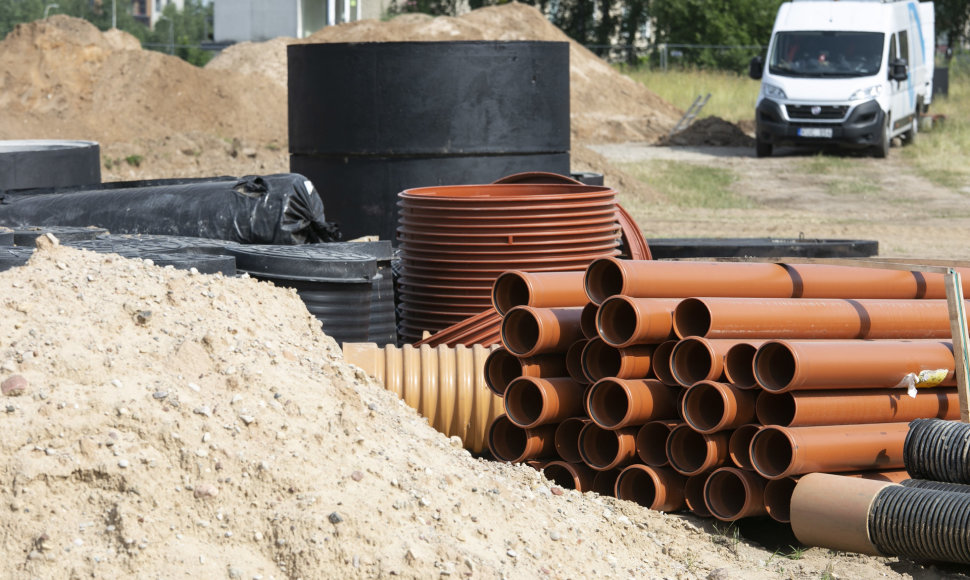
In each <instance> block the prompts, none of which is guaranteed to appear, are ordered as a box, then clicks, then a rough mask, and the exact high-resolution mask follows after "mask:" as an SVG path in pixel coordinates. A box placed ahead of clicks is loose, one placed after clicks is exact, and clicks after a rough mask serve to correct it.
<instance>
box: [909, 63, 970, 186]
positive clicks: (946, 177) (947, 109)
mask: <svg viewBox="0 0 970 580" xmlns="http://www.w3.org/2000/svg"><path fill="white" fill-rule="evenodd" d="M968 111H970V71H961V70H953V69H951V70H950V90H949V95H948V96H946V97H940V96H937V97H936V98H935V99H933V103H932V104H931V105H930V113H931V114H942V115H944V116H945V120H944V121H943V122H942V123H940V124H937V125H935V126H934V128H933V129H932V130H930V131H924V132H921V133H919V135H918V140H917V142H916V144H915V146H912V147H905V148H904V149H903V157H904V159H906V160H907V161H908V162H909V163H911V164H912V165H913V167H914V168H915V169H916V172H917V173H918V174H919V175H921V176H923V177H925V178H927V179H929V180H930V181H932V182H933V183H936V184H937V185H941V186H943V187H947V188H950V189H955V190H959V189H960V188H962V187H966V186H967V185H968V184H970V164H968V163H967V158H968V157H970V120H968V119H967V112H968Z"/></svg>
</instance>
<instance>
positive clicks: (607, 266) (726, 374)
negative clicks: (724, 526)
mask: <svg viewBox="0 0 970 580" xmlns="http://www.w3.org/2000/svg"><path fill="white" fill-rule="evenodd" d="M964 280H970V271H968V272H967V273H964ZM968 290H970V282H965V284H964V291H965V292H967V291H968ZM492 302H493V305H494V306H495V309H496V311H497V312H498V313H499V314H500V315H501V316H502V328H501V336H502V343H503V348H500V349H498V350H496V351H495V352H493V353H492V354H491V355H490V356H489V358H488V360H487V361H486V364H485V374H486V382H487V383H488V384H489V386H490V388H492V390H493V391H495V392H496V394H498V395H500V396H502V397H503V399H504V407H505V415H503V416H501V417H499V419H497V420H496V421H495V422H494V423H493V425H492V426H491V427H490V429H489V434H488V444H489V448H490V450H491V451H492V453H493V455H495V457H496V458H497V459H499V460H504V461H515V462H529V463H530V464H532V465H534V466H536V467H539V468H542V469H544V470H545V473H546V475H547V476H548V477H550V478H552V479H554V480H555V481H556V482H557V483H559V484H560V485H563V486H564V487H570V488H575V489H578V490H581V491H598V492H600V493H609V494H611V495H615V496H616V497H619V498H621V499H629V500H632V501H636V502H638V503H640V504H642V505H645V506H647V507H650V508H652V509H657V510H663V511H674V510H680V509H684V508H685V507H686V508H687V509H690V510H692V511H694V512H695V513H697V514H699V515H703V516H708V515H712V516H714V517H716V518H718V519H721V520H724V521H733V520H736V519H739V518H743V517H749V516H757V515H764V514H767V515H770V516H771V517H773V518H774V519H776V520H779V521H783V522H784V521H788V516H789V513H788V504H789V501H790V498H791V492H792V489H793V488H794V484H795V482H796V481H797V478H799V477H800V476H802V475H804V474H807V473H812V472H826V473H840V474H843V475H856V476H858V477H867V478H875V479H881V480H886V481H900V480H902V479H905V478H906V477H907V476H906V473H905V471H904V470H902V467H903V462H902V446H903V441H904V438H905V436H906V432H907V429H908V425H907V423H908V422H909V421H910V420H912V419H915V418H921V417H938V418H945V419H954V418H957V417H959V404H958V401H957V395H956V391H955V389H954V388H952V387H953V386H954V385H955V381H954V375H953V367H954V363H953V353H952V345H951V343H950V341H949V340H948V339H949V337H950V323H949V314H948V310H947V304H946V301H945V290H944V286H943V276H942V275H939V274H923V273H920V272H916V271H913V272H910V271H899V270H880V269H870V268H856V267H846V266H829V265H818V264H768V263H723V262H722V263H705V262H658V261H635V260H621V259H617V258H602V259H598V260H595V261H594V262H592V263H591V264H590V266H589V267H588V268H587V270H586V272H585V273H577V272H559V273H540V274H531V273H525V272H506V273H505V274H502V275H501V276H500V277H499V278H498V279H497V280H496V283H495V285H494V287H493V294H492ZM913 386H915V387H919V390H918V391H917V392H916V394H915V396H911V395H910V394H908V391H907V388H906V387H913ZM929 387H935V388H929Z"/></svg>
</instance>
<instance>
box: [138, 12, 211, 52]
mask: <svg viewBox="0 0 970 580" xmlns="http://www.w3.org/2000/svg"><path fill="white" fill-rule="evenodd" d="M162 16H163V17H164V18H165V20H160V21H158V22H156V23H155V29H154V30H148V31H146V33H145V37H144V39H143V42H144V44H145V48H147V49H149V50H157V51H159V52H165V53H167V52H168V51H169V49H170V48H171V49H173V50H174V53H175V55H176V56H178V57H179V58H181V59H182V60H186V61H188V62H190V63H192V64H194V65H196V66H203V65H205V63H207V62H209V61H210V60H211V59H212V53H211V52H209V51H207V50H203V49H202V48H201V47H200V46H199V45H200V44H201V43H202V42H208V41H209V38H208V34H209V33H210V32H211V31H212V30H211V27H210V26H209V25H208V22H209V21H210V20H211V19H212V4H211V3H210V4H209V5H208V6H203V5H202V2H201V0H186V2H185V6H184V8H183V9H182V10H181V11H178V10H176V9H175V5H174V4H169V5H167V6H166V7H165V8H164V9H163V10H162ZM170 26H171V27H172V28H171V29H169V27H170ZM142 28H143V29H144V27H142Z"/></svg>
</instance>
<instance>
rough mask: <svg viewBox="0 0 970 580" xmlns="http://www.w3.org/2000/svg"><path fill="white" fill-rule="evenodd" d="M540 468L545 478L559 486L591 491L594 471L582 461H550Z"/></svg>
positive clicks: (594, 475)
mask: <svg viewBox="0 0 970 580" xmlns="http://www.w3.org/2000/svg"><path fill="white" fill-rule="evenodd" d="M542 470H543V472H544V473H545V476H546V479H548V480H550V481H554V482H556V485H558V486H559V487H562V488H564V489H575V490H576V491H591V490H592V489H593V482H594V481H595V478H596V472H595V471H593V470H592V469H590V468H589V466H587V465H583V464H582V463H568V462H566V461H550V462H549V463H547V464H546V465H545V466H544V467H543V468H542Z"/></svg>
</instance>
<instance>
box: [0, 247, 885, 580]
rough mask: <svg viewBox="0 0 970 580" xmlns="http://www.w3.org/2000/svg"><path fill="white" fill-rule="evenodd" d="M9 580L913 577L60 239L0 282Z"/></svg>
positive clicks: (254, 302) (180, 277)
mask: <svg viewBox="0 0 970 580" xmlns="http://www.w3.org/2000/svg"><path fill="white" fill-rule="evenodd" d="M0 287H2V288H3V302H2V305H3V309H4V315H3V316H0V336H3V337H4V343H3V346H2V348H0V369H2V370H0V380H3V381H7V380H8V379H11V378H12V377H14V376H21V377H23V378H24V379H25V380H26V385H25V386H23V385H22V386H23V391H22V392H21V393H19V394H18V393H16V391H14V392H13V393H11V392H8V391H9V388H8V387H9V386H10V385H11V382H7V383H6V384H5V385H4V393H5V395H6V396H3V397H0V403H2V407H0V412H2V417H0V506H2V507H3V509H4V512H5V515H4V517H3V518H2V520H0V537H2V538H3V542H2V543H3V556H4V557H3V558H2V559H0V577H3V578H20V577H40V578H69V577H82V576H83V577H101V578H121V577H139V578H154V577H172V576H175V575H179V576H182V575H190V576H194V577H198V578H226V577H228V578H258V577H262V578H294V579H295V578H365V577H366V578H373V577H386V576H395V575H396V576H400V577H405V578H431V577H439V576H446V575H448V576H451V577H476V578H483V577H488V578H493V577H500V576H502V577H516V578H532V577H537V576H543V575H545V576H550V577H554V578H555V577H572V578H591V577H597V576H600V577H602V576H612V577H617V576H626V577H640V578H656V577H674V576H677V577H685V578H687V577H701V578H703V577H705V576H708V574H709V573H710V572H712V571H714V570H718V569H722V570H721V571H720V572H717V573H716V577H718V578H727V577H733V578H769V577H776V576H779V575H783V576H789V575H794V576H798V577H818V575H819V573H820V572H821V571H822V570H823V568H824V567H825V566H829V568H828V569H829V570H834V572H835V573H838V574H839V576H842V577H851V578H879V577H882V576H889V577H899V575H898V574H897V573H896V572H894V571H893V569H892V568H889V567H886V566H883V565H878V564H877V565H874V562H879V561H877V560H873V559H870V558H858V557H844V556H837V555H833V554H831V553H828V552H825V551H817V552H818V553H819V554H818V555H819V557H818V558H813V556H812V553H811V552H809V553H806V554H805V555H804V557H803V558H802V560H800V561H799V562H797V563H795V562H789V561H787V560H784V559H774V560H773V558H772V554H771V552H768V551H765V550H762V549H760V548H756V547H754V546H751V545H748V544H747V543H746V542H744V541H739V540H737V539H731V538H730V537H729V536H718V535H713V536H709V535H708V533H707V531H706V530H705V529H704V528H703V527H702V526H703V523H702V522H700V520H696V519H694V518H692V517H688V516H684V517H680V516H668V515H665V514H662V513H659V512H651V511H649V510H646V509H642V508H640V507H639V506H637V505H636V504H633V503H630V502H621V501H617V500H614V499H611V498H601V497H599V496H596V495H595V494H585V495H584V494H580V493H578V492H575V491H566V492H564V493H562V494H561V495H559V494H560V493H561V492H562V490H560V489H558V488H555V487H554V486H553V485H552V484H551V483H550V482H548V481H546V480H545V479H544V478H542V477H540V476H539V474H538V472H535V471H533V470H531V469H530V468H527V467H524V466H509V465H504V464H499V463H494V462H488V461H482V460H477V459H474V458H472V457H471V456H470V455H469V454H468V453H467V452H466V451H464V450H463V449H460V448H459V447H457V446H456V445H455V442H454V441H453V440H449V439H447V438H446V437H445V436H444V435H441V434H439V433H437V432H435V431H433V430H432V429H431V428H430V427H429V426H428V425H427V422H426V421H425V420H424V419H421V418H419V417H418V416H417V415H416V414H415V413H414V412H413V411H412V410H411V409H410V408H409V407H407V406H405V405H404V404H403V402H402V401H399V400H398V399H396V398H395V397H394V396H393V395H392V394H391V393H390V392H388V391H385V390H383V389H381V388H380V387H379V386H377V385H376V384H374V383H373V382H371V381H370V380H369V379H367V378H365V377H364V375H363V374H362V373H361V372H360V371H359V369H356V367H351V366H347V365H345V364H344V363H343V362H342V361H341V359H340V354H339V350H338V348H337V346H336V344H335V343H334V341H333V340H332V339H330V338H329V337H327V336H326V335H324V334H323V333H322V332H321V331H320V329H319V323H318V322H317V321H316V320H315V319H314V318H313V317H312V316H310V315H309V314H308V313H307V311H306V309H305V307H303V305H302V302H301V301H300V300H299V298H298V297H297V296H296V294H295V293H294V292H293V291H292V290H283V289H278V288H276V287H274V286H272V285H270V284H268V283H265V282H257V281H255V280H253V279H248V278H224V277H220V276H202V275H197V274H192V273H189V272H184V271H177V270H173V269H171V268H167V269H162V268H157V267H155V266H152V265H150V264H149V263H146V262H141V261H137V260H125V259H121V258H118V257H117V256H105V255H98V254H92V253H89V252H84V251H77V250H72V249H69V248H64V247H59V246H52V247H49V248H44V249H38V250H37V251H36V252H35V253H34V256H33V257H32V258H31V260H30V262H29V263H28V265H27V266H25V267H23V268H16V269H13V270H9V271H7V272H3V273H0Z"/></svg>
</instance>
